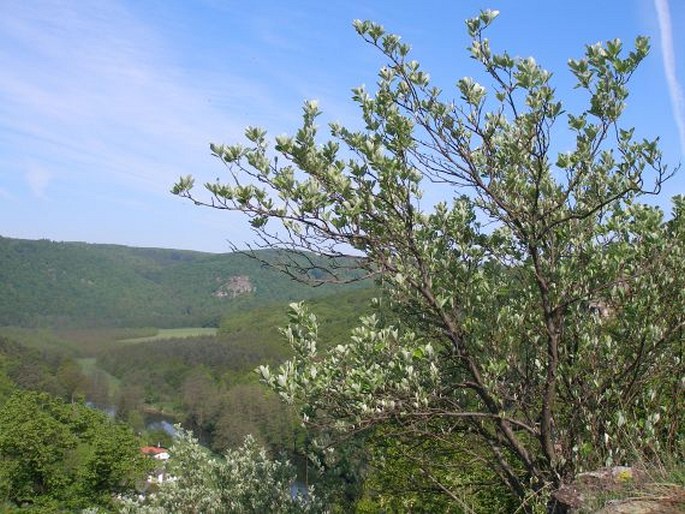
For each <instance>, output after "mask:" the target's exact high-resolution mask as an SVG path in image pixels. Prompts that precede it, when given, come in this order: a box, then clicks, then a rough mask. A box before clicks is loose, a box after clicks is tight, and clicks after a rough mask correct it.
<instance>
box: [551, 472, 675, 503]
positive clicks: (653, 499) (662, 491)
mask: <svg viewBox="0 0 685 514" xmlns="http://www.w3.org/2000/svg"><path fill="white" fill-rule="evenodd" d="M550 512H554V513H555V514H580V513H595V514H657V513H658V514H662V513H663V514H676V513H683V512H685V488H683V487H680V486H677V485H672V484H659V483H658V480H656V481H655V480H654V479H653V478H652V477H650V476H649V474H648V473H646V472H645V471H643V470H640V469H637V468H632V467H625V466H616V467H613V468H605V469H601V470H598V471H593V472H589V473H581V474H580V475H578V477H577V478H576V479H575V480H574V481H573V482H571V483H570V484H567V485H565V486H563V487H561V488H560V489H559V490H558V491H556V492H555V493H554V494H553V495H552V504H551V505H550Z"/></svg>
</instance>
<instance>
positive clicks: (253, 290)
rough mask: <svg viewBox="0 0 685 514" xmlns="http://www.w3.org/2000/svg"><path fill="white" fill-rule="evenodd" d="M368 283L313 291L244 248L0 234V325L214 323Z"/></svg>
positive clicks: (267, 253) (271, 257)
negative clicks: (211, 249)
mask: <svg viewBox="0 0 685 514" xmlns="http://www.w3.org/2000/svg"><path fill="white" fill-rule="evenodd" d="M260 255H261V256H262V257H263V258H265V259H266V260H270V261H273V260H275V259H276V258H277V256H278V254H277V253H276V252H275V251H264V252H262V253H261V254H260ZM364 285H365V284H359V283H356V284H353V285H348V286H328V285H327V286H321V287H317V288H313V287H310V286H307V285H305V284H302V283H299V282H296V281H294V280H292V279H290V278H289V277H287V276H285V275H284V274H282V273H279V272H278V271H277V270H274V269H273V268H271V267H269V266H264V265H262V264H261V263H260V262H259V261H258V260H255V259H252V258H250V257H248V256H245V255H242V254H238V253H227V254H210V253H203V252H193V251H185V250H166V249H158V248H134V247H127V246H118V245H96V244H86V243H61V242H53V241H48V240H40V241H30V240H23V239H11V238H4V237H0V325H20V326H52V327H55V326H65V327H69V326H112V327H116V326H120V327H136V326H137V327H141V326H155V327H182V326H209V325H214V326H215V325H217V323H218V321H219V319H220V318H222V317H223V316H225V315H226V314H229V313H231V312H238V311H243V310H246V309H252V308H254V307H258V306H261V305H265V304H270V303H274V302H285V301H293V300H300V299H307V298H316V297H321V296H328V295H330V294H333V293H334V292H335V291H348V290H350V289H351V288H354V287H363V286H364Z"/></svg>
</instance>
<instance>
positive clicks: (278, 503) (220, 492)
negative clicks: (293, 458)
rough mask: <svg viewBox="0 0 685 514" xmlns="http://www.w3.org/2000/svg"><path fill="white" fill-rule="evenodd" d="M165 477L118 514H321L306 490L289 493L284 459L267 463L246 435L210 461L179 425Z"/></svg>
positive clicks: (291, 477) (291, 474)
mask: <svg viewBox="0 0 685 514" xmlns="http://www.w3.org/2000/svg"><path fill="white" fill-rule="evenodd" d="M171 454H172V456H173V457H172V458H171V459H170V460H169V461H168V465H167V473H168V474H169V475H170V476H172V477H175V479H173V480H168V481H165V482H163V483H162V484H160V485H159V488H158V490H157V491H155V492H154V493H152V494H150V495H148V497H147V498H145V499H127V500H124V501H123V502H122V504H121V506H120V508H121V512H123V513H130V514H135V513H143V514H144V513H149V514H165V513H171V512H173V513H177V514H184V513H188V514H191V513H196V512H202V513H204V514H219V513H221V514H243V513H254V514H257V513H264V512H273V513H284V514H285V513H292V514H295V513H317V512H324V508H323V506H322V504H321V502H320V500H319V499H318V498H317V497H316V496H315V495H314V493H313V490H310V491H309V492H308V494H307V495H306V497H305V496H302V495H293V494H292V492H291V487H292V485H293V483H294V482H295V471H294V469H293V467H292V466H291V465H290V464H289V463H288V462H287V461H279V460H274V459H271V458H270V457H269V456H268V455H267V453H266V450H265V449H264V448H262V447H260V446H259V445H258V444H257V443H256V442H255V440H254V439H253V438H252V437H251V436H247V437H246V438H245V441H244V443H243V445H242V446H240V447H238V448H235V449H230V450H227V451H226V452H225V454H224V455H223V456H222V457H213V456H211V455H210V454H209V453H208V451H207V450H206V449H205V448H203V447H202V446H200V444H199V443H198V441H197V439H195V438H194V437H193V436H192V434H191V433H190V432H187V431H185V430H183V429H180V427H179V434H178V438H177V439H176V441H175V442H174V445H173V447H172V448H171Z"/></svg>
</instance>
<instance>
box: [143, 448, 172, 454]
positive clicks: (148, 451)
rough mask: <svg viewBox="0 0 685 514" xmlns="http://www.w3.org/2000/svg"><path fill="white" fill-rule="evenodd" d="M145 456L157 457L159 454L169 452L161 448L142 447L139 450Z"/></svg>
mask: <svg viewBox="0 0 685 514" xmlns="http://www.w3.org/2000/svg"><path fill="white" fill-rule="evenodd" d="M140 451H141V452H143V453H144V454H145V455H159V454H160V453H169V450H167V449H166V448H162V447H161V446H143V447H142V448H141V449H140Z"/></svg>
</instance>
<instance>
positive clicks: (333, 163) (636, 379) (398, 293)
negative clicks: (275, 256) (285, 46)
mask: <svg viewBox="0 0 685 514" xmlns="http://www.w3.org/2000/svg"><path fill="white" fill-rule="evenodd" d="M497 15H498V13H497V12H496V11H483V12H481V13H480V15H478V16H476V17H474V18H472V19H469V20H467V22H466V26H467V30H468V33H469V35H470V37H471V38H472V45H471V47H470V48H469V54H470V57H471V58H472V59H474V60H475V61H477V62H478V63H479V64H480V66H481V67H482V72H483V73H482V77H483V78H482V80H481V82H483V83H482V84H481V83H480V82H478V81H476V80H475V79H473V78H469V77H466V78H462V79H460V80H459V81H458V82H457V88H456V98H454V99H451V98H449V93H446V92H445V91H443V90H442V89H440V88H439V87H436V86H434V85H433V84H432V83H431V79H430V76H429V74H428V73H426V72H425V71H424V70H423V69H422V68H421V66H420V64H419V63H418V62H417V61H415V60H412V59H410V47H409V46H408V45H407V44H405V43H404V42H402V40H401V39H400V38H399V37H398V36H396V35H393V34H390V33H387V32H386V31H385V30H384V29H383V27H382V26H380V25H378V24H376V23H372V22H368V21H356V22H355V24H354V27H355V29H356V31H357V32H358V33H359V35H360V36H361V37H362V39H363V40H364V41H365V42H367V43H368V44H370V45H372V46H373V47H376V48H377V49H378V50H379V51H380V52H381V53H382V55H383V56H384V59H385V60H386V64H385V65H384V66H383V67H382V68H381V70H380V72H379V74H378V81H377V83H376V85H375V87H374V88H373V89H372V90H371V91H369V90H367V89H365V88H363V87H360V88H357V89H355V90H354V92H353V99H354V100H355V101H356V102H357V104H358V105H359V107H360V109H361V117H362V120H363V128H362V129H359V130H356V129H349V128H346V127H345V126H343V125H341V124H338V123H332V124H330V125H329V136H328V138H324V137H323V136H322V135H321V133H320V131H319V128H318V127H317V124H316V120H317V118H318V117H319V116H320V114H321V113H320V110H319V107H318V105H317V103H316V102H313V101H309V102H306V103H305V105H304V112H303V123H302V126H301V128H300V129H299V130H298V131H297V132H296V134H295V135H294V136H280V137H276V139H275V145H274V146H273V147H271V146H270V144H269V143H268V140H267V135H266V132H265V131H264V130H262V129H259V128H254V127H251V128H248V129H247V130H246V132H245V135H246V137H247V139H248V141H249V143H248V144H247V145H240V144H238V145H219V144H213V145H211V149H212V151H213V153H214V155H215V156H216V157H217V158H218V159H219V160H221V161H222V162H223V163H225V164H226V166H227V168H228V171H229V174H230V179H229V180H227V181H225V182H211V183H208V184H206V185H205V187H206V190H207V191H208V192H209V194H210V197H209V198H206V199H205V198H203V197H202V196H201V195H198V194H197V193H195V192H194V190H193V186H194V180H193V178H192V177H184V178H181V179H180V180H179V182H178V183H177V184H176V185H175V187H174V189H173V192H174V193H175V194H177V195H180V196H183V197H186V198H189V199H191V200H192V201H194V202H195V203H196V204H200V205H205V206H209V207H212V208H216V209H227V210H237V211H242V212H244V213H245V214H247V215H248V216H249V219H250V223H251V224H252V227H253V228H254V229H255V231H256V233H257V234H258V236H259V237H260V238H261V241H262V242H264V243H266V244H271V245H274V246H277V247H280V248H287V249H291V250H294V251H298V250H309V251H316V252H318V253H323V254H327V255H333V256H342V255H345V254H348V253H356V254H361V255H362V256H363V257H362V259H360V261H359V265H360V266H362V267H363V268H364V269H365V270H366V272H367V273H368V274H369V275H371V276H374V277H375V278H376V279H377V281H378V282H379V283H380V284H381V285H382V287H383V291H384V293H383V294H382V295H380V297H379V298H380V299H379V302H380V303H383V305H384V307H385V309H384V313H385V314H384V316H383V319H382V320H381V319H380V318H379V317H374V316H371V317H367V318H364V319H362V320H361V324H360V326H359V327H358V328H357V329H356V330H355V331H354V332H353V333H352V334H351V336H350V338H349V341H348V342H347V343H345V344H340V345H338V346H336V347H334V348H332V349H330V350H328V351H325V352H322V351H320V350H319V347H320V341H319V337H318V327H317V322H316V318H315V317H314V316H312V315H311V314H310V313H309V312H308V311H307V309H306V308H305V307H304V306H302V305H299V304H298V305H293V306H292V310H291V320H290V324H289V326H288V327H287V328H286V329H285V331H284V333H285V336H286V338H287V340H288V342H289V344H290V345H291V346H292V348H293V351H294V353H295V356H294V357H293V358H292V359H291V360H289V361H287V362H286V363H285V364H283V365H282V366H280V367H278V368H277V369H272V368H269V367H268V366H263V367H261V368H260V370H259V372H260V374H261V376H262V379H263V380H264V381H265V382H266V383H267V384H269V385H270V386H271V387H272V388H273V389H274V390H275V391H276V392H278V393H279V395H280V396H281V397H282V398H283V399H284V400H285V401H286V402H288V403H291V404H293V405H296V406H297V407H298V408H299V410H300V413H301V417H302V420H303V421H304V422H305V423H306V424H308V425H309V426H311V427H312V428H315V429H316V434H317V437H318V439H317V440H318V441H319V444H320V445H321V447H322V448H326V451H324V452H323V453H322V455H324V457H325V459H324V462H327V461H330V460H331V459H334V458H335V453H334V452H333V453H331V452H330V451H329V450H330V448H331V446H329V444H333V443H335V442H336V441H338V442H339V441H349V440H350V436H353V435H355V434H362V433H371V432H373V431H379V430H381V431H386V432H385V433H386V434H391V435H392V437H394V438H395V441H397V443H398V444H400V445H401V444H404V445H405V448H404V451H403V456H404V457H406V458H407V459H409V460H411V461H412V462H413V463H414V465H415V466H416V467H417V469H420V470H421V476H422V477H423V479H422V480H424V481H427V482H428V483H430V484H431V485H432V487H433V491H435V493H434V494H442V495H444V496H445V497H446V498H447V499H448V501H451V502H453V503H454V504H455V505H459V502H460V498H462V494H461V493H462V491H463V488H464V483H463V480H462V478H463V477H462V476H460V474H459V473H458V470H457V469H456V467H455V466H452V467H451V466H450V464H449V462H447V463H445V462H444V459H442V458H436V457H442V456H444V455H445V453H446V452H448V453H449V452H452V454H453V455H454V456H455V459H454V460H453V461H452V462H453V463H458V462H459V458H463V456H464V455H467V456H469V457H470V458H471V459H472V460H478V461H484V462H485V463H486V464H487V469H488V471H489V472H490V474H492V475H494V477H495V478H496V479H497V480H498V482H499V484H501V486H504V487H506V488H508V489H509V491H510V492H511V494H512V495H513V497H515V498H518V501H520V502H523V505H524V509H532V504H533V503H534V501H533V500H532V499H531V498H535V499H536V501H540V500H541V499H544V498H548V497H549V493H551V492H552V491H553V490H554V489H555V488H557V487H559V486H560V485H561V484H562V483H564V482H565V481H566V480H569V479H570V478H571V477H573V476H574V475H575V474H577V473H578V472H580V471H583V470H588V469H592V468H594V467H597V466H602V465H605V464H611V463H624V462H626V461H628V460H629V459H631V458H633V457H634V453H639V454H641V455H642V456H643V457H646V458H650V457H651V456H653V455H654V454H655V453H658V452H661V451H670V452H679V451H682V432H681V426H682V425H681V423H682V417H683V412H685V408H684V407H685V405H683V398H685V395H683V394H682V393H683V387H684V382H685V381H684V379H683V377H684V376H685V373H684V371H685V368H684V366H685V364H684V362H683V358H682V356H683V325H684V323H685V269H684V267H685V259H684V258H683V257H684V256H685V254H684V251H685V248H684V245H685V234H684V233H683V232H684V231H685V200H684V199H683V198H681V197H676V198H674V199H673V213H672V216H671V217H670V219H667V218H666V217H665V215H664V213H663V212H662V210H661V209H660V208H658V207H655V206H653V205H651V204H650V203H648V202H647V197H648V196H649V195H655V194H659V193H660V192H661V188H662V185H663V183H664V181H665V180H666V179H667V178H668V177H669V176H670V175H671V174H672V172H673V170H671V169H669V168H668V167H667V166H666V165H665V164H663V163H662V159H661V153H660V150H659V148H658V142H657V140H656V139H655V140H649V139H640V138H639V137H638V136H637V135H636V131H635V130H634V129H633V128H628V127H624V126H622V125H621V115H622V113H623V111H624V109H625V107H626V101H627V98H628V93H629V91H628V82H629V80H630V78H631V76H632V75H633V73H634V72H635V71H636V69H637V68H638V66H639V64H640V62H641V61H642V60H643V59H644V58H645V57H646V55H647V54H648V51H649V42H648V40H647V39H646V38H644V37H638V38H637V39H636V40H635V43H634V47H633V48H632V49H629V50H625V49H624V48H623V44H622V43H621V42H620V41H619V40H612V41H608V42H606V43H597V44H594V45H590V46H587V47H586V48H585V53H584V56H583V57H582V58H580V59H571V60H569V63H568V66H569V70H570V72H571V74H572V75H573V77H574V78H575V81H576V85H575V87H576V92H575V93H574V94H575V95H581V96H584V97H585V98H586V99H587V106H586V107H585V108H584V109H581V110H578V111H572V110H571V109H570V108H568V107H566V106H565V103H564V100H563V99H562V98H560V95H558V93H557V91H556V89H555V87H554V85H553V76H552V73H550V72H549V71H547V70H545V69H544V68H543V67H542V66H541V65H540V64H538V63H537V62H536V61H535V60H534V59H533V58H531V57H529V58H521V57H513V56H512V55H511V54H510V53H508V52H506V51H503V52H497V51H495V50H493V47H492V46H491V43H490V41H489V39H488V38H486V37H485V31H486V29H487V28H488V26H489V25H491V23H492V22H493V21H494V19H495V18H496V16H497ZM446 97H448V98H446ZM427 189H430V191H431V194H432V195H436V194H437V195H438V196H439V197H440V198H441V201H439V202H437V203H435V204H432V203H431V202H429V201H427V200H425V199H423V194H424V192H425V191H426V190H427ZM376 433H379V432H376ZM341 436H344V437H341ZM411 441H431V442H432V444H408V443H410V442H411ZM460 456H461V457H460Z"/></svg>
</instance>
